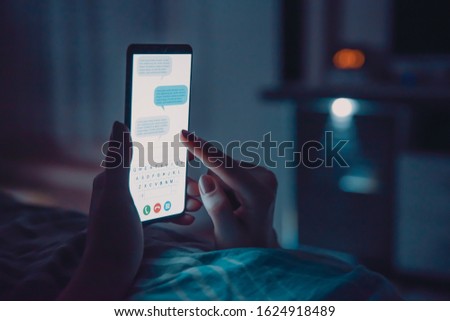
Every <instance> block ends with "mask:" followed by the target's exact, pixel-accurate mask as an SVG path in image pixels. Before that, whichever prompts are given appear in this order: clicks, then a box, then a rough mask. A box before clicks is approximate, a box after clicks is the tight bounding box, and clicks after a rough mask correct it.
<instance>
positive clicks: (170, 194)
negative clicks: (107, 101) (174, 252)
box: [126, 47, 192, 221]
mask: <svg viewBox="0 0 450 321" xmlns="http://www.w3.org/2000/svg"><path fill="white" fill-rule="evenodd" d="M164 48H166V49H164ZM157 49H158V50H149V51H150V52H146V51H147V50H136V52H133V51H132V52H131V53H130V52H129V53H128V55H129V57H128V64H131V65H132V66H131V84H130V83H128V86H129V87H128V89H127V90H131V92H130V93H129V94H131V95H129V94H127V96H131V97H128V98H127V99H128V100H129V101H128V103H129V104H131V105H130V108H127V109H128V110H129V113H130V114H129V115H128V117H127V115H126V118H127V123H128V125H129V127H130V133H131V137H132V139H133V158H132V161H131V165H130V192H131V196H132V197H133V200H134V203H135V205H136V208H137V210H138V212H139V215H140V217H141V221H151V220H157V219H162V218H165V217H168V216H172V215H177V214H181V213H183V211H184V208H185V202H186V199H185V198H186V174H187V173H186V170H187V166H186V161H187V150H186V148H185V147H183V146H182V144H181V143H180V139H179V135H180V131H181V130H182V129H188V123H189V101H190V97H189V96H190V85H191V84H190V82H191V64H192V49H190V47H189V49H190V50H188V51H190V52H184V51H185V50H181V52H179V51H180V50H176V52H171V50H170V48H169V49H167V47H161V48H157ZM129 51H130V49H129ZM152 51H156V52H152ZM161 51H165V52H164V53H162V52H161ZM130 55H131V57H130ZM128 68H130V66H129V67H128ZM127 74H128V77H129V76H130V75H129V72H128V73H127ZM128 81H129V80H128Z"/></svg>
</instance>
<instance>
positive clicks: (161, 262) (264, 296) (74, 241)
mask: <svg viewBox="0 0 450 321" xmlns="http://www.w3.org/2000/svg"><path fill="white" fill-rule="evenodd" d="M86 223H87V218H86V216H85V215H84V214H81V213H76V212H71V211H65V210H61V209H52V208H44V207H36V206H31V205H26V204H21V203H19V202H16V201H14V200H12V199H9V198H7V197H5V196H2V195H0V299H1V300H52V299H55V298H56V297H57V295H58V293H59V292H60V291H61V290H62V289H63V288H64V286H65V285H66V284H67V282H68V281H69V279H70V276H71V275H72V273H73V271H74V269H75V268H76V266H77V264H78V262H79V260H80V258H81V255H82V252H83V248H84V243H85V236H86V231H85V229H86ZM169 226H170V225H169V224H166V225H164V224H157V225H154V226H148V227H146V228H145V235H146V238H145V239H146V246H145V254H144V260H143V263H142V266H141V269H140V271H139V274H138V277H137V278H136V280H135V284H134V285H133V287H132V288H131V290H130V293H129V297H128V298H129V299H130V300H379V299H383V300H388V299H398V296H397V294H396V291H395V290H394V289H393V287H392V286H391V285H390V283H389V282H388V281H387V280H386V279H384V278H383V277H382V276H380V275H378V274H376V273H373V272H371V271H368V270H367V269H365V268H364V267H362V266H354V265H350V264H347V263H344V262H342V261H340V260H337V259H335V258H332V257H329V256H324V255H321V254H319V253H316V252H314V251H287V250H277V249H258V248H241V249H229V250H222V251H213V250H211V249H210V248H209V246H208V245H207V244H205V243H204V242H201V241H199V240H196V239H195V237H192V236H189V235H187V234H186V233H180V232H175V231H173V230H171V229H169V228H168V227H169Z"/></svg>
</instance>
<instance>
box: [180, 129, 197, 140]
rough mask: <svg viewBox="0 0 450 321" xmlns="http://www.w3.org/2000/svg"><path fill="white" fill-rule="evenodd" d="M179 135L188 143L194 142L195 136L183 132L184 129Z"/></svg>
mask: <svg viewBox="0 0 450 321" xmlns="http://www.w3.org/2000/svg"><path fill="white" fill-rule="evenodd" d="M181 135H183V137H184V138H185V139H187V140H188V141H190V142H193V141H194V140H195V135H194V134H193V133H191V132H189V131H187V130H185V129H183V130H182V131H181Z"/></svg>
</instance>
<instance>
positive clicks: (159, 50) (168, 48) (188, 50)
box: [125, 44, 194, 224]
mask: <svg viewBox="0 0 450 321" xmlns="http://www.w3.org/2000/svg"><path fill="white" fill-rule="evenodd" d="M134 54H190V55H191V72H190V79H189V82H190V83H189V101H188V108H189V111H188V120H187V124H188V128H185V129H186V130H189V124H190V115H191V110H190V108H191V92H192V90H191V87H192V64H193V57H194V55H193V53H192V47H191V46H190V45H188V44H131V45H129V46H128V49H127V61H126V83H125V124H126V125H127V126H128V128H130V129H131V94H132V88H133V55H134ZM187 161H188V158H187V155H186V160H185V163H186V186H185V188H184V190H185V196H184V206H183V211H182V212H181V213H177V214H172V215H169V216H164V217H159V218H154V219H149V220H145V221H142V220H141V222H142V224H150V223H156V222H161V221H168V220H171V219H173V218H176V217H179V216H181V215H183V214H184V212H185V210H186V203H187V196H186V189H187V174H188V166H187ZM133 202H134V201H133ZM136 210H138V211H139V209H138V208H136ZM139 217H140V215H139Z"/></svg>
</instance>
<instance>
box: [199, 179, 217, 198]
mask: <svg viewBox="0 0 450 321" xmlns="http://www.w3.org/2000/svg"><path fill="white" fill-rule="evenodd" d="M199 189H200V192H201V194H202V195H206V194H209V193H212V192H214V190H215V189H216V182H215V180H214V178H213V177H212V176H209V175H202V176H200V179H199Z"/></svg>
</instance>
